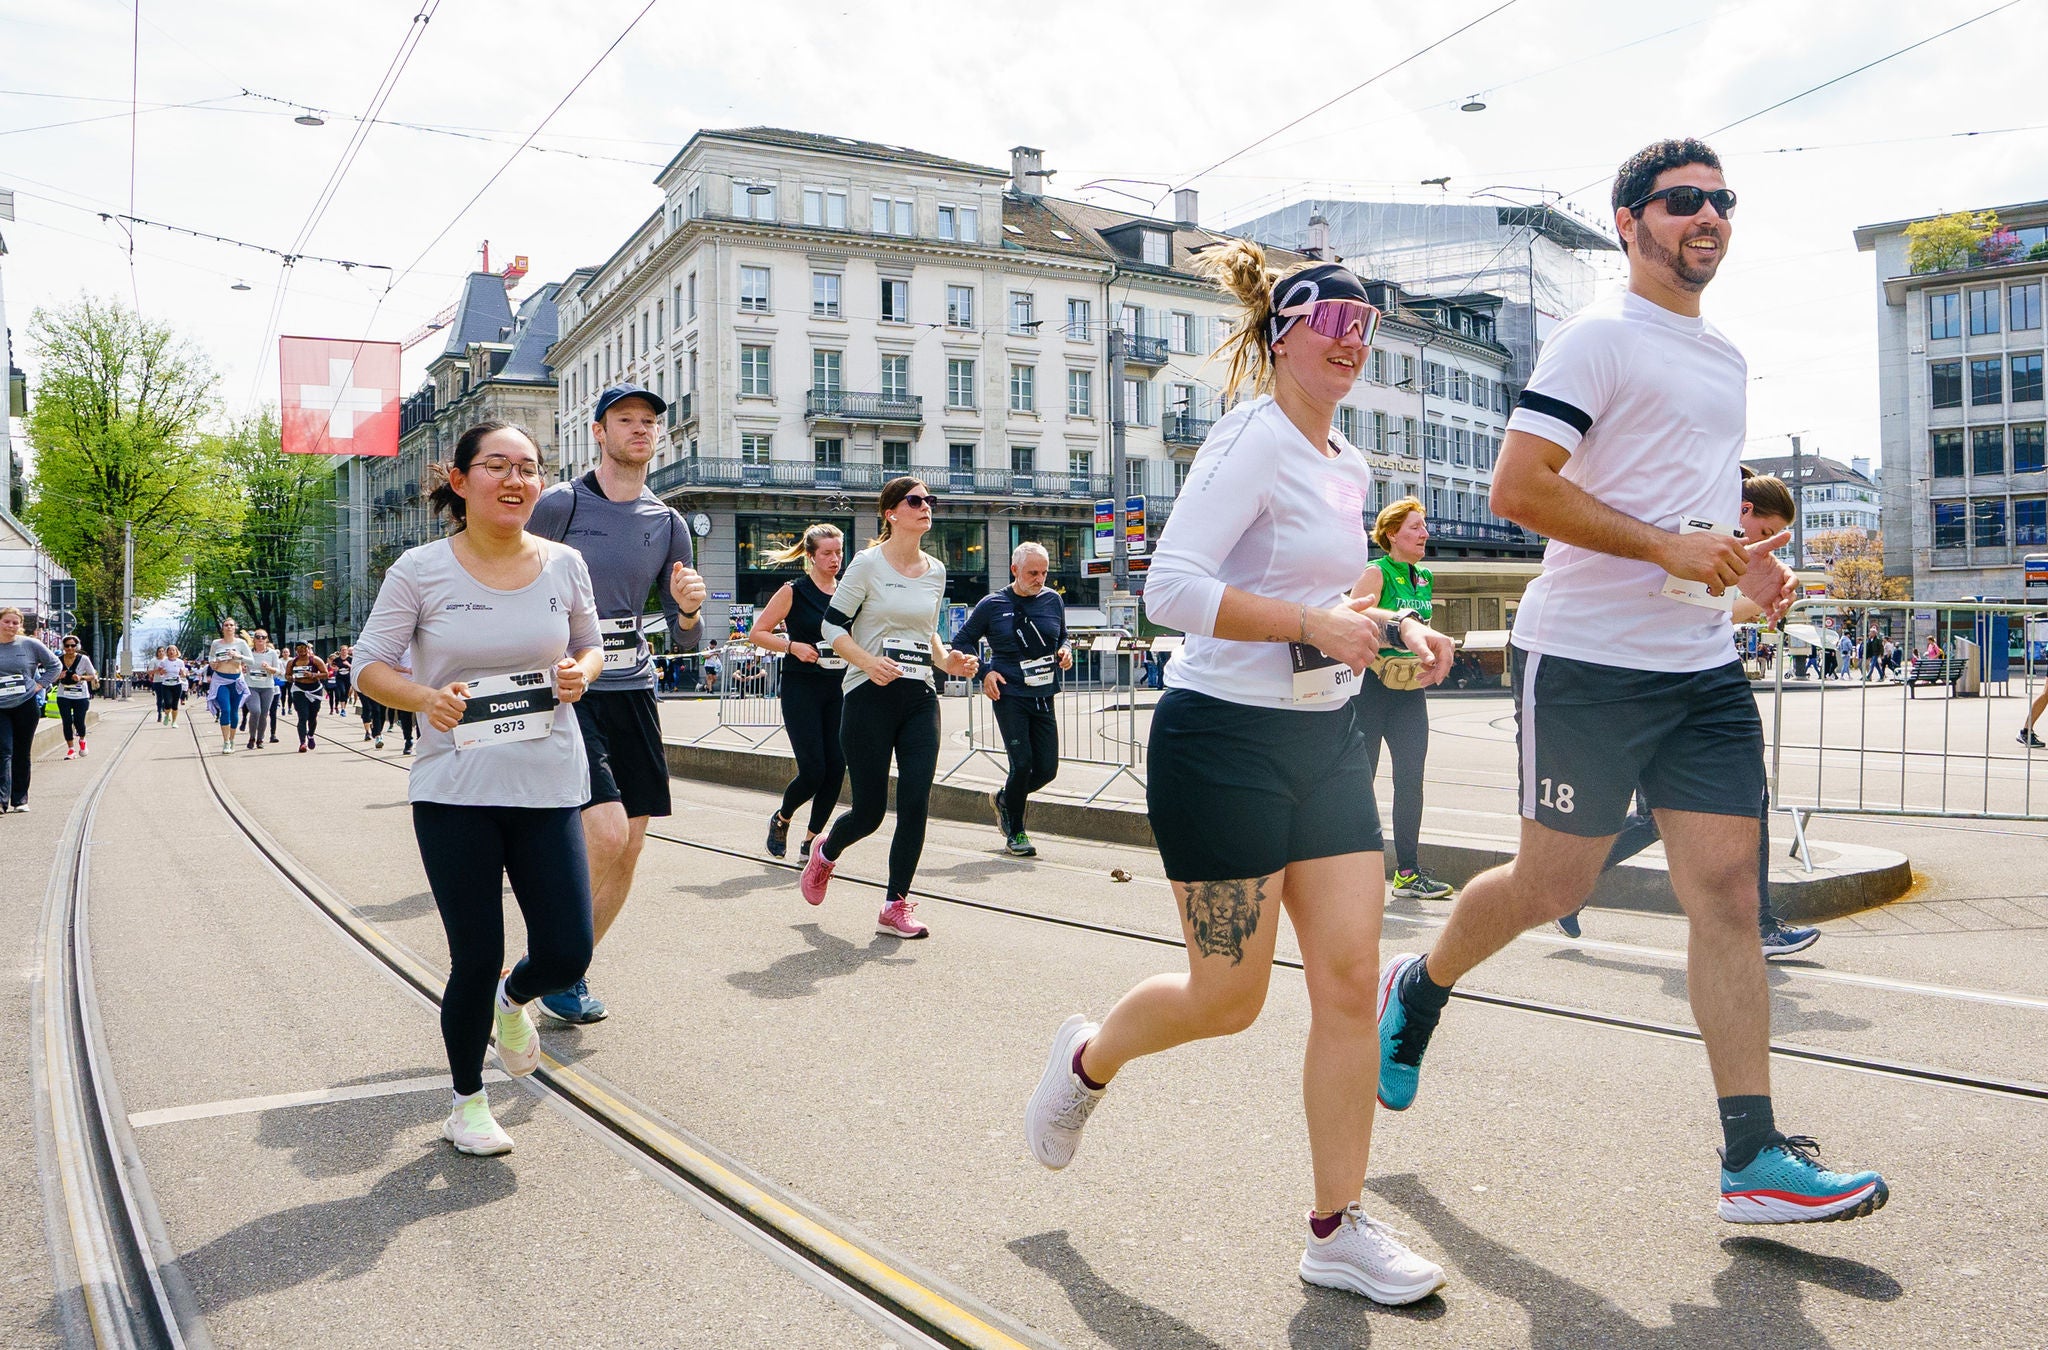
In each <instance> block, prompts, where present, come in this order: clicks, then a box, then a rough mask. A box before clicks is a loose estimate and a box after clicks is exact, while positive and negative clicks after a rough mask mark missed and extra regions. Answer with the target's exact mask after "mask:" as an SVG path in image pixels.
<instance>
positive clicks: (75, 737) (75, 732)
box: [57, 636, 100, 759]
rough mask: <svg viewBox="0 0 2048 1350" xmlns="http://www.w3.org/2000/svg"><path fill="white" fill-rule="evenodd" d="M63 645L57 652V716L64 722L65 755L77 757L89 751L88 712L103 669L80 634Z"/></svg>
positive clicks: (67, 639)
mask: <svg viewBox="0 0 2048 1350" xmlns="http://www.w3.org/2000/svg"><path fill="white" fill-rule="evenodd" d="M62 648H63V649H62V650H61V651H59V652H58V653H57V716H58V717H60V718H61V719H63V722H64V758H66V759H76V758H78V756H80V755H82V754H84V753H85V714H86V713H87V712H88V711H89V710H90V709H91V708H92V682H93V681H94V680H96V679H98V678H99V677H100V673H99V672H98V671H97V670H94V669H93V665H92V658H91V657H90V656H87V655H86V654H85V651H84V649H83V648H81V647H80V646H79V645H78V639H77V638H76V637H71V636H67V637H66V638H65V639H64V641H63V644H62ZM74 742H76V743H75V744H74Z"/></svg>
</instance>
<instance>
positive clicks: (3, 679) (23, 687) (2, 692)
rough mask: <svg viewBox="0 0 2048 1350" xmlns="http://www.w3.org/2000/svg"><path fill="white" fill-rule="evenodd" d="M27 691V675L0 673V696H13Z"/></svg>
mask: <svg viewBox="0 0 2048 1350" xmlns="http://www.w3.org/2000/svg"><path fill="white" fill-rule="evenodd" d="M27 692H28V676H26V675H14V674H0V698H13V697H15V696H16V695H19V694H26V693H27Z"/></svg>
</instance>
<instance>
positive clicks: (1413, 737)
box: [1354, 671, 1429, 872]
mask: <svg viewBox="0 0 2048 1350" xmlns="http://www.w3.org/2000/svg"><path fill="white" fill-rule="evenodd" d="M1354 703H1355V704H1356V706H1357V708H1358V725H1359V728H1360V730H1362V731H1364V733H1365V743H1366V745H1367V746H1368V747H1369V748H1368V749H1367V751H1366V755H1367V758H1368V759H1369V760H1370V762H1371V765H1372V767H1371V769H1370V770H1369V772H1372V773H1375V774H1376V773H1378V772H1379V768H1380V742H1381V741H1382V740H1384V741H1385V742H1386V743H1387V748H1388V749H1390V750H1392V751H1393V752H1394V866H1395V867H1396V868H1398V869H1399V870H1401V871H1403V872H1412V871H1414V870H1415V868H1416V866H1417V859H1416V852H1417V849H1418V848H1419V846H1420V844H1421V842H1422V766H1423V764H1424V762H1425V761H1427V760H1428V758H1429V696H1428V695H1427V694H1426V693H1424V692H1423V691H1422V690H1420V689H1389V688H1387V687H1386V686H1385V685H1383V684H1381V683H1380V677H1379V676H1377V675H1375V674H1373V673H1372V672H1370V671H1367V672H1366V673H1365V674H1364V675H1361V676H1360V677H1359V680H1358V693H1357V695H1356V697H1355V699H1354Z"/></svg>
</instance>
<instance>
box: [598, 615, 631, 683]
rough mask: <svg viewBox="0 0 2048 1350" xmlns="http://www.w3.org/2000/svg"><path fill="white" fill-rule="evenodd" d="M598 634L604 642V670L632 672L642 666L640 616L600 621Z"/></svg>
mask: <svg viewBox="0 0 2048 1350" xmlns="http://www.w3.org/2000/svg"><path fill="white" fill-rule="evenodd" d="M597 634H598V637H599V638H601V639H602V640H603V642H604V668H605V669H606V670H631V669H632V668H633V667H635V666H637V665H639V664H640V616H639V615H637V614H628V615H627V616H626V617H625V618H623V619H599V620H598V621H597Z"/></svg>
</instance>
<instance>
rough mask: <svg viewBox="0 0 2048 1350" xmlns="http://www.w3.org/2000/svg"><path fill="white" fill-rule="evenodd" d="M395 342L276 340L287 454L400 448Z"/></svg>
mask: <svg viewBox="0 0 2048 1350" xmlns="http://www.w3.org/2000/svg"><path fill="white" fill-rule="evenodd" d="M398 362H399V344H398V343H396V342H359V341H356V340H355V339H353V338H309V337H287V338H279V339H278V342H277V372H278V378H279V380H280V382H281V383H282V384H283V389H282V391H281V397H280V398H279V399H278V421H279V424H280V430H281V431H282V432H283V437H284V452H285V453H286V454H288V455H395V454H397V453H398Z"/></svg>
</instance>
